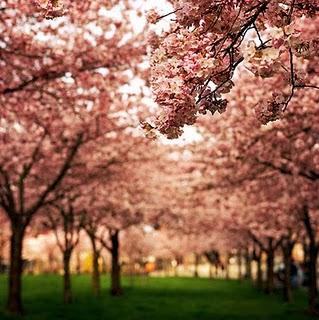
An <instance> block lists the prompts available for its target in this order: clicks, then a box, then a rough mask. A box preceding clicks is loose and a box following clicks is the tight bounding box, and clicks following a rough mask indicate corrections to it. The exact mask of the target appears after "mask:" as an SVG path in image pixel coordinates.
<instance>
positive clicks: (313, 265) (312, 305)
mask: <svg viewBox="0 0 319 320" xmlns="http://www.w3.org/2000/svg"><path fill="white" fill-rule="evenodd" d="M303 223H304V226H305V229H306V232H307V236H308V238H309V247H308V250H309V251H308V252H309V264H308V267H309V288H308V304H309V311H310V312H311V313H313V314H318V306H317V299H318V287H317V259H318V249H319V247H318V244H317V241H316V234H315V230H314V229H313V224H312V221H311V218H310V215H309V209H308V207H307V206H304V207H303Z"/></svg>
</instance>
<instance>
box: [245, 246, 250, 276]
mask: <svg viewBox="0 0 319 320" xmlns="http://www.w3.org/2000/svg"><path fill="white" fill-rule="evenodd" d="M245 264H246V278H247V279H249V280H250V279H251V257H250V252H249V248H246V250H245Z"/></svg>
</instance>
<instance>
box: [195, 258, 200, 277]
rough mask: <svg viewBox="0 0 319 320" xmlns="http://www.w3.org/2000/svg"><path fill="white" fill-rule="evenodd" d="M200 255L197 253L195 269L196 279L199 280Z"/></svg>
mask: <svg viewBox="0 0 319 320" xmlns="http://www.w3.org/2000/svg"><path fill="white" fill-rule="evenodd" d="M199 260H200V255H199V254H197V253H195V269H194V278H198V276H199V275H198V265H199Z"/></svg>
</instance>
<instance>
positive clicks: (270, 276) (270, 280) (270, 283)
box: [266, 239, 275, 294]
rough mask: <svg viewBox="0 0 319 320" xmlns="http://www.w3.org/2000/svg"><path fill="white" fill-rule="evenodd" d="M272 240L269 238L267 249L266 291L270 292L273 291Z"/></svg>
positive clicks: (273, 254) (273, 256)
mask: <svg viewBox="0 0 319 320" xmlns="http://www.w3.org/2000/svg"><path fill="white" fill-rule="evenodd" d="M272 242H273V240H272V239H269V246H268V250H267V279H266V293H268V294H270V293H272V292H273V291H274V288H275V284H274V258H275V253H274V249H273V245H272Z"/></svg>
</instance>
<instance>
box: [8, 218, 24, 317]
mask: <svg viewBox="0 0 319 320" xmlns="http://www.w3.org/2000/svg"><path fill="white" fill-rule="evenodd" d="M20 223H21V222H20V221H18V222H17V226H12V234H11V238H10V269H9V288H8V289H9V294H8V303H7V310H8V311H9V312H10V313H12V314H16V315H19V314H22V313H23V306H22V297H21V287H22V271H23V259H22V248H23V238H24V234H25V228H24V227H22V226H21V224H20Z"/></svg>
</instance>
